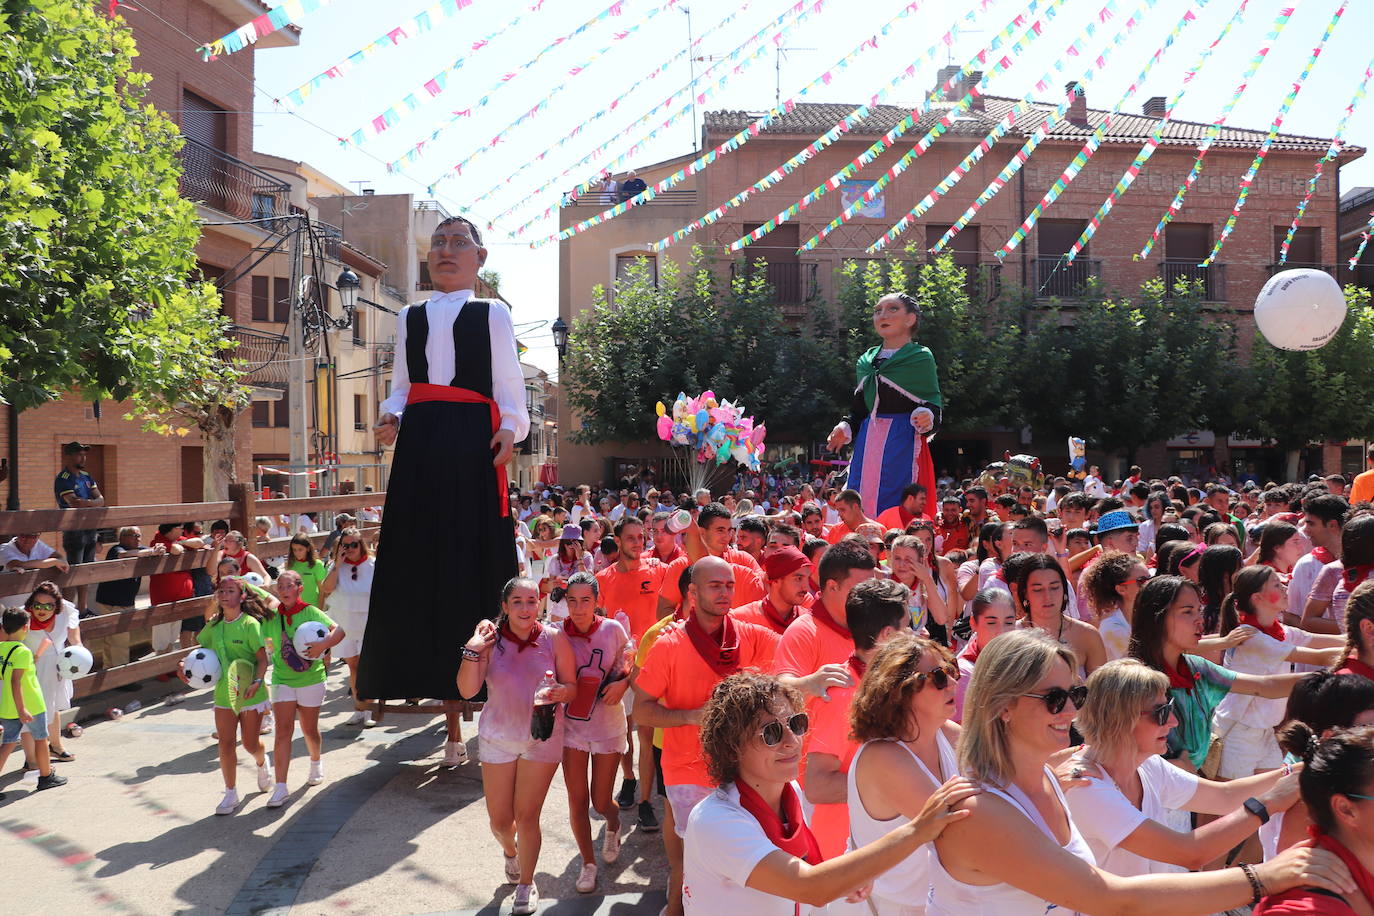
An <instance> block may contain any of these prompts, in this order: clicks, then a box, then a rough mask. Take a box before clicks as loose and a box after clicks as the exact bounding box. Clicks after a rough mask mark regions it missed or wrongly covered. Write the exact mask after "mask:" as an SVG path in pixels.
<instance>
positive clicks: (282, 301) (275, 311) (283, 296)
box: [272, 277, 291, 324]
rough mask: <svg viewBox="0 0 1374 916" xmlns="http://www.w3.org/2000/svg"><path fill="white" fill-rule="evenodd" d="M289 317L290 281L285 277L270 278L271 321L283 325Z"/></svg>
mask: <svg viewBox="0 0 1374 916" xmlns="http://www.w3.org/2000/svg"><path fill="white" fill-rule="evenodd" d="M290 317H291V281H290V280H288V279H287V278H286V277H273V278H272V320H273V321H275V322H278V323H280V324H285V323H286V321H287V319H288V318H290Z"/></svg>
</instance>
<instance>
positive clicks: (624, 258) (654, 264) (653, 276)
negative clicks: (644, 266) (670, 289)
mask: <svg viewBox="0 0 1374 916" xmlns="http://www.w3.org/2000/svg"><path fill="white" fill-rule="evenodd" d="M640 258H644V259H645V260H646V261H647V262H648V266H649V282H650V283H652V284H653V285H654V286H658V259H657V258H655V257H654V256H653V255H652V254H649V253H648V252H644V251H630V252H626V253H624V254H618V255H616V256H615V280H616V282H617V283H621V282H628V281H629V277H630V271H631V270H632V269H633V268H634V266H635V264H636V263H638V262H639V259H640Z"/></svg>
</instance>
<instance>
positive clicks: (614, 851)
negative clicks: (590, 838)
mask: <svg viewBox="0 0 1374 916" xmlns="http://www.w3.org/2000/svg"><path fill="white" fill-rule="evenodd" d="M619 858H620V829H619V828H617V829H615V830H612V829H611V828H610V827H607V828H606V838H605V839H604V840H602V841H601V861H602V862H605V863H606V864H607V865H614V864H615V860H616V859H619Z"/></svg>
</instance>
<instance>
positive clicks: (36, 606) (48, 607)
mask: <svg viewBox="0 0 1374 916" xmlns="http://www.w3.org/2000/svg"><path fill="white" fill-rule="evenodd" d="M33 610H35V611H55V610H57V605H55V604H38V603H37V602H34V605H33Z"/></svg>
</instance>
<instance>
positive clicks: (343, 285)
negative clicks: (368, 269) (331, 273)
mask: <svg viewBox="0 0 1374 916" xmlns="http://www.w3.org/2000/svg"><path fill="white" fill-rule="evenodd" d="M362 285H363V283H362V281H361V280H359V279H358V275H357V274H355V273H354V272H353V271H352V270H350V269H349V268H347V267H345V268H344V269H343V273H341V274H339V279H337V280H335V281H334V288H335V289H337V290H338V291H339V304H340V305H341V306H343V310H344V312H346V313H347V312H352V311H353V309H354V307H355V306H356V305H357V304H358V290H359V289H361V288H362Z"/></svg>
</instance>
